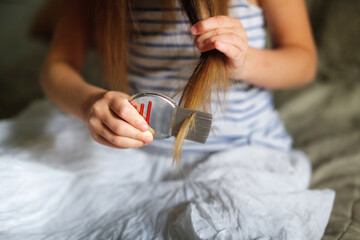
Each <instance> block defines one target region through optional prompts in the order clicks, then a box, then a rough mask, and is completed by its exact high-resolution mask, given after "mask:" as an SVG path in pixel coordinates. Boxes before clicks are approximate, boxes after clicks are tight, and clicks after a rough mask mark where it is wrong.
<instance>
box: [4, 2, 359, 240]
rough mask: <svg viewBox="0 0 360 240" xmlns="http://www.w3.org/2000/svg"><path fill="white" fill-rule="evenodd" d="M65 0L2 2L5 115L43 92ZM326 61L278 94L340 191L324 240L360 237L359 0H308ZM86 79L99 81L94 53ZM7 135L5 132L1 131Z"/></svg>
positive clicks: (324, 175) (318, 181)
mask: <svg viewBox="0 0 360 240" xmlns="http://www.w3.org/2000/svg"><path fill="white" fill-rule="evenodd" d="M61 6H62V1H61V0H52V1H47V0H0V120H1V119H8V118H12V117H15V116H16V115H17V114H18V113H19V112H20V111H21V110H23V109H25V108H26V107H27V106H28V105H29V104H31V103H32V102H34V101H39V100H40V99H42V98H43V97H44V96H43V94H42V92H41V89H40V86H39V82H38V79H39V72H40V68H41V65H42V63H43V61H44V57H45V54H46V51H47V49H48V47H49V40H50V37H51V32H52V29H53V26H54V24H55V22H56V19H57V13H58V12H59V11H58V10H59V9H61ZM307 6H308V10H309V14H310V19H311V24H312V27H313V33H314V37H315V40H316V44H317V47H318V54H319V63H318V74H317V77H316V81H315V82H314V83H312V84H311V85H309V86H307V87H305V88H302V89H296V90H285V91H276V92H275V93H274V94H275V102H276V106H277V108H278V109H279V112H280V114H281V116H282V117H283V119H284V121H285V124H286V127H287V129H288V130H289V132H290V133H291V134H292V136H293V137H294V147H295V148H297V149H300V150H302V151H305V152H306V153H307V154H308V156H309V157H310V159H311V161H312V165H313V178H312V182H311V187H312V188H332V189H334V190H336V194H337V195H336V201H335V205H334V210H333V212H332V215H331V218H330V222H329V225H328V227H327V229H326V232H325V236H324V239H360V1H356V0H341V1H339V0H307ZM84 75H85V78H86V79H87V80H88V81H90V82H99V80H100V79H101V74H100V71H99V68H98V66H97V63H96V57H95V53H94V52H93V51H90V52H89V55H88V58H87V60H86V64H85V68H84ZM0 134H1V133H0Z"/></svg>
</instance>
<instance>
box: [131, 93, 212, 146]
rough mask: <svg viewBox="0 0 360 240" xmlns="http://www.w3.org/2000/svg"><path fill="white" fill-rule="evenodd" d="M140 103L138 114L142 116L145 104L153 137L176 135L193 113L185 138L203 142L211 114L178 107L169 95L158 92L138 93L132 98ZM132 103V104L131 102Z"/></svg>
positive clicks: (209, 127) (147, 120)
mask: <svg viewBox="0 0 360 240" xmlns="http://www.w3.org/2000/svg"><path fill="white" fill-rule="evenodd" d="M135 100H136V101H137V103H138V104H140V112H139V113H140V115H142V116H144V108H145V105H147V111H146V117H145V119H146V122H148V124H149V126H150V127H151V128H152V129H154V130H155V135H154V138H155V139H163V138H169V137H171V136H176V135H177V133H178V132H179V129H180V126H181V124H182V123H183V122H184V121H185V119H187V118H189V117H190V116H191V115H193V114H195V121H194V125H193V127H192V128H190V130H189V132H188V134H187V135H186V137H185V139H187V140H190V141H194V142H199V143H205V142H206V140H207V138H208V136H209V133H210V129H211V124H212V115H211V114H210V113H205V112H201V111H196V110H191V109H186V108H183V107H179V106H177V105H176V103H175V102H174V101H173V100H172V99H171V98H169V97H167V96H164V95H161V94H158V93H139V94H136V95H135V96H134V97H133V98H132V100H131V102H132V101H134V102H135ZM133 105H134V104H133Z"/></svg>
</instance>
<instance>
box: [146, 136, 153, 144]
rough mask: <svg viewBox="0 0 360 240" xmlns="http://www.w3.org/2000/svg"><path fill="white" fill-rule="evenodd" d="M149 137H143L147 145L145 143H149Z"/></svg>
mask: <svg viewBox="0 0 360 240" xmlns="http://www.w3.org/2000/svg"><path fill="white" fill-rule="evenodd" d="M151 140H152V139H151V137H145V138H144V143H145V144H146V145H147V144H149V143H151Z"/></svg>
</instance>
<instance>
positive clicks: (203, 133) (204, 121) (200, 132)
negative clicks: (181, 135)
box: [171, 107, 212, 143]
mask: <svg viewBox="0 0 360 240" xmlns="http://www.w3.org/2000/svg"><path fill="white" fill-rule="evenodd" d="M193 113H196V115H195V124H194V127H193V128H191V129H190V131H189V133H188V135H186V137H185V139H187V140H191V141H195V142H199V143H205V142H206V140H207V138H208V136H209V133H210V129H211V123H212V115H211V114H210V113H205V112H200V111H196V110H191V109H187V108H182V107H177V108H176V112H175V119H174V124H173V127H172V132H171V135H172V136H176V135H177V134H178V132H179V129H180V127H181V124H182V123H183V122H184V120H185V119H187V118H189V117H190V116H191V115H192V114H193Z"/></svg>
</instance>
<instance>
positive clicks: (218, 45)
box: [214, 41, 243, 59]
mask: <svg viewBox="0 0 360 240" xmlns="http://www.w3.org/2000/svg"><path fill="white" fill-rule="evenodd" d="M214 47H215V49H217V50H219V51H220V52H222V53H224V54H225V55H226V56H227V57H228V58H231V59H236V58H238V57H239V56H240V55H241V54H243V53H242V51H241V50H240V49H239V48H237V47H235V46H234V45H233V44H230V43H226V42H221V41H215V42H214Z"/></svg>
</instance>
